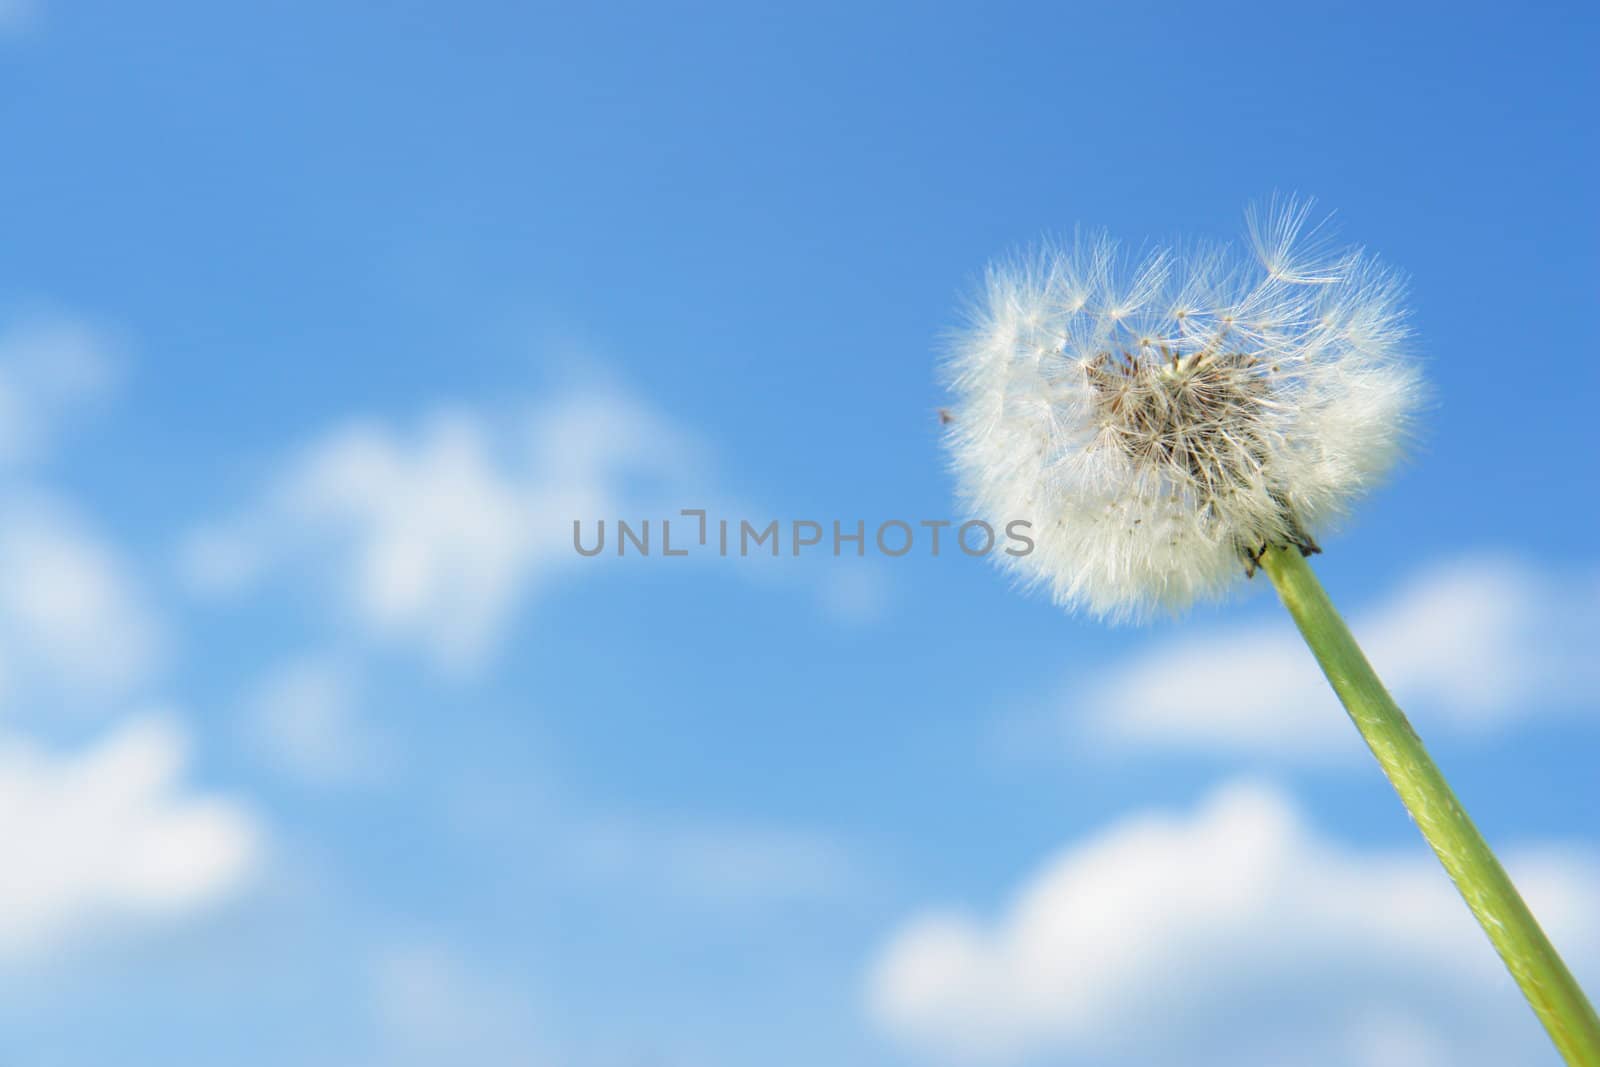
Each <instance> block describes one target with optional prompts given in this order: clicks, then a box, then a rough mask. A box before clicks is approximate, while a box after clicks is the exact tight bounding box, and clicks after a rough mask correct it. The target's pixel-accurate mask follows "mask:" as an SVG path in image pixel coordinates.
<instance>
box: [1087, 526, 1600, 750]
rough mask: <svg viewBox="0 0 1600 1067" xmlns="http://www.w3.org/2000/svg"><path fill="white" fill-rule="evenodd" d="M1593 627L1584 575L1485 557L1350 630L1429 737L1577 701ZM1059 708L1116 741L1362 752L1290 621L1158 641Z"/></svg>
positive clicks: (1428, 579) (1414, 584) (1598, 594)
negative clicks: (1562, 572)
mask: <svg viewBox="0 0 1600 1067" xmlns="http://www.w3.org/2000/svg"><path fill="white" fill-rule="evenodd" d="M1597 622H1600V578H1597V576H1596V575H1595V574H1593V573H1592V572H1581V573H1576V574H1573V575H1562V574H1557V573H1554V572H1549V573H1546V572H1542V571H1540V570H1538V569H1536V568H1534V567H1532V566H1530V565H1528V564H1526V563H1522V562H1519V561H1517V560H1515V559H1511V558H1504V557H1493V556H1481V557H1474V558H1466V559H1460V560H1456V561H1454V562H1451V563H1447V564H1443V565H1440V566H1436V567H1434V568H1432V569H1430V570H1428V571H1425V572H1423V573H1422V574H1420V575H1418V576H1416V577H1415V578H1413V579H1412V580H1411V581H1410V582H1408V583H1407V584H1406V585H1405V586H1404V587H1403V588H1401V589H1400V590H1399V591H1398V592H1397V593H1396V594H1395V595H1394V596H1393V597H1391V598H1390V599H1388V600H1386V601H1385V602H1383V603H1380V604H1379V605H1377V606H1376V607H1375V608H1373V609H1372V610H1370V611H1366V612H1363V613H1360V614H1358V615H1357V616H1355V618H1354V620H1353V622H1352V629H1353V630H1354V632H1355V635H1356V638H1357V640H1359V641H1360V642H1361V643H1362V646H1363V647H1364V648H1365V649H1366V651H1367V655H1368V658H1369V659H1370V660H1371V661H1372V663H1373V666H1374V667H1375V668H1376V669H1377V671H1378V673H1379V674H1380V675H1381V676H1382V677H1383V679H1384V681H1385V683H1386V684H1387V685H1388V686H1389V689H1390V691H1391V692H1393V693H1394V694H1395V698H1396V699H1397V700H1398V701H1399V702H1400V703H1401V705H1402V706H1403V707H1405V708H1406V709H1407V711H1408V713H1409V714H1411V715H1412V717H1413V718H1415V719H1416V720H1417V721H1418V722H1419V723H1421V724H1423V725H1424V726H1425V727H1427V728H1428V729H1427V730H1425V732H1430V733H1431V731H1432V729H1433V728H1435V727H1437V728H1442V729H1448V730H1453V731H1456V732H1461V733H1468V734H1471V733H1485V732H1492V731H1494V730H1498V729H1503V728H1505V727H1506V726H1508V725H1509V724H1511V723H1512V722H1513V721H1515V720H1516V719H1517V718H1518V717H1519V716H1523V715H1527V714H1533V713H1550V712H1553V711H1560V710H1571V709H1572V708H1573V707H1574V706H1578V705H1581V704H1583V703H1584V701H1585V700H1586V699H1588V696H1587V695H1588V694H1592V693H1593V692H1594V691H1595V688H1596V683H1597V682H1600V669H1597V668H1596V666H1595V663H1596V661H1595V659H1594V657H1593V656H1592V655H1591V654H1590V651H1589V649H1588V648H1586V647H1585V641H1586V635H1587V634H1589V633H1592V632H1593V630H1594V628H1595V625H1596V623H1597ZM1591 703H1592V701H1591ZM1067 704H1068V707H1067V709H1066V715H1067V717H1068V719H1069V721H1070V722H1071V723H1073V724H1074V728H1075V729H1077V730H1079V731H1081V732H1082V733H1083V734H1086V735H1088V736H1089V737H1091V738H1094V739H1097V740H1099V741H1101V742H1109V743H1112V744H1118V745H1137V746H1149V747H1173V748H1208V749H1214V750H1219V751H1230V750H1234V751H1248V752H1268V753H1273V754H1277V755H1285V756H1294V757H1301V758H1309V759H1322V758H1343V757H1348V756H1354V755H1357V754H1358V753H1359V752H1360V741H1359V738H1358V737H1357V735H1356V734H1355V732H1354V731H1353V730H1352V729H1351V728H1350V725H1349V723H1348V721H1347V720H1346V717H1345V714H1344V712H1343V710H1342V709H1341V708H1340V707H1339V704H1338V702H1337V700H1336V699H1335V698H1334V696H1333V694H1332V692H1331V691H1330V690H1329V689H1328V685H1327V682H1326V681H1325V680H1324V679H1323V677H1322V675H1321V673H1320V671H1319V670H1318V668H1317V665H1316V662H1315V661H1314V660H1313V659H1312V658H1311V654H1310V652H1309V651H1308V650H1307V649H1306V647H1305V645H1304V643H1303V642H1302V641H1301V640H1300V638H1299V635H1298V634H1297V633H1296V632H1295V630H1294V627H1293V625H1292V624H1291V623H1290V622H1289V620H1288V618H1287V616H1286V615H1285V616H1283V617H1281V618H1279V619H1276V620H1275V621H1273V622H1270V623H1261V624H1254V625H1243V626H1235V627H1226V628H1222V629H1220V630H1217V631H1213V632H1210V633H1201V634H1196V635H1193V636H1184V637H1181V638H1177V639H1175V640H1171V641H1167V642H1165V643H1162V644H1159V645H1157V646H1156V647H1154V648H1152V649H1151V650H1150V651H1149V652H1146V653H1144V654H1142V655H1138V656H1135V657H1134V658H1132V659H1130V660H1128V661H1126V662H1124V663H1121V664H1119V665H1116V666H1113V667H1112V668H1110V669H1109V670H1108V671H1106V672H1105V673H1103V674H1101V675H1100V676H1098V677H1096V678H1093V679H1091V680H1089V681H1088V682H1087V683H1085V684H1081V685H1075V686H1074V687H1073V689H1072V691H1071V692H1069V693H1068V694H1067Z"/></svg>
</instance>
